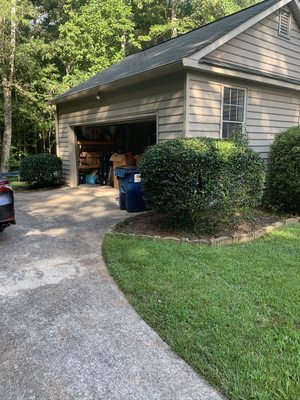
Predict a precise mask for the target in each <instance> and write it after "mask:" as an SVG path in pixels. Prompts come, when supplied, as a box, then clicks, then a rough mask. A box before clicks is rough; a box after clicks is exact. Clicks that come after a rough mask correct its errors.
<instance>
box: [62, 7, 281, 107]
mask: <svg viewBox="0 0 300 400" xmlns="http://www.w3.org/2000/svg"><path fill="white" fill-rule="evenodd" d="M277 2H278V0H266V1H263V2H261V3H258V4H256V5H254V6H252V7H249V8H246V9H244V10H241V11H239V12H237V13H235V14H231V15H229V16H227V17H224V18H222V19H219V20H217V21H215V22H212V23H210V24H208V25H205V26H203V27H201V28H198V29H195V30H193V31H191V32H188V33H186V34H184V35H181V36H178V37H176V38H174V39H170V40H167V41H165V42H163V43H161V44H158V45H156V46H153V47H150V48H149V49H146V50H144V51H141V52H139V53H136V54H133V55H131V56H128V57H126V58H124V59H123V60H122V61H120V62H118V63H117V64H114V65H112V66H111V67H109V68H107V69H106V70H104V71H102V72H100V73H99V74H96V75H94V76H92V77H91V78H90V79H88V80H86V81H84V82H82V83H80V84H78V85H76V86H74V87H73V88H71V89H70V90H68V91H67V92H65V93H63V94H61V95H59V96H57V97H56V98H55V99H54V102H55V101H56V100H59V99H61V98H63V97H65V96H68V95H71V94H75V93H78V92H81V91H86V90H88V89H92V88H94V87H98V86H101V85H104V84H109V83H112V82H114V81H117V80H119V79H124V78H127V77H130V76H134V75H138V74H140V73H142V72H145V71H150V70H152V69H154V68H159V67H162V66H165V65H169V64H173V63H176V62H178V61H180V60H181V59H182V58H184V57H188V56H190V55H192V54H193V53H195V52H197V51H199V50H201V49H203V48H204V47H206V46H208V45H209V44H211V43H213V42H214V41H216V40H217V39H219V38H220V37H222V36H224V35H226V34H227V33H228V32H230V31H232V30H233V29H235V28H237V27H238V26H240V25H241V24H243V23H244V22H246V21H247V20H249V19H250V18H252V17H254V16H256V15H258V14H260V13H261V12H262V11H264V10H266V9H268V8H269V7H271V6H272V5H274V4H276V3H277Z"/></svg>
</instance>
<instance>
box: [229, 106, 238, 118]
mask: <svg viewBox="0 0 300 400" xmlns="http://www.w3.org/2000/svg"><path fill="white" fill-rule="evenodd" d="M229 121H237V107H236V106H231V107H230V119H229Z"/></svg>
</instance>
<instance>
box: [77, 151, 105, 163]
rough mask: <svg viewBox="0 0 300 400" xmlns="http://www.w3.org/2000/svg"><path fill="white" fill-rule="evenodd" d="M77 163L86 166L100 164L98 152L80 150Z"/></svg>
mask: <svg viewBox="0 0 300 400" xmlns="http://www.w3.org/2000/svg"><path fill="white" fill-rule="evenodd" d="M79 165H81V166H87V165H94V166H95V165H96V166H100V157H99V154H98V153H96V152H88V151H83V152H81V153H80V158H79Z"/></svg>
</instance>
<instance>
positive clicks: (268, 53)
mask: <svg viewBox="0 0 300 400" xmlns="http://www.w3.org/2000/svg"><path fill="white" fill-rule="evenodd" d="M278 22H279V11H278V12H276V13H273V14H271V15H270V16H269V17H267V18H265V19H263V20H262V21H261V22H259V23H257V24H255V25H254V26H253V27H252V28H250V29H247V30H246V31H245V32H243V33H241V34H240V35H238V36H237V37H236V38H234V39H232V40H230V41H229V42H228V43H226V44H225V45H223V46H221V47H220V48H218V49H217V50H215V51H213V52H211V53H210V54H209V55H208V57H209V58H210V59H215V60H217V61H226V62H230V63H232V64H236V65H241V66H247V67H251V68H254V69H258V70H260V71H262V72H264V73H271V74H275V75H281V76H284V77H289V78H294V79H298V80H300V30H299V27H298V26H297V24H296V22H295V20H294V18H293V17H292V30H291V37H290V39H286V38H283V37H281V36H279V35H278Z"/></svg>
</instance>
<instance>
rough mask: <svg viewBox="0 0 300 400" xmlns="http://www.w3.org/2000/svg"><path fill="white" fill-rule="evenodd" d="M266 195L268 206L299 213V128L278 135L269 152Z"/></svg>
mask: <svg viewBox="0 0 300 400" xmlns="http://www.w3.org/2000/svg"><path fill="white" fill-rule="evenodd" d="M268 171H269V173H268V184H267V188H268V190H267V193H268V196H267V198H268V201H269V204H270V205H271V206H272V207H273V208H275V209H277V210H282V211H289V212H295V213H299V212H300V126H296V127H293V128H290V129H288V130H287V131H285V132H282V133H279V134H278V135H277V136H276V138H275V140H274V142H273V144H272V146H271V151H270V158H269V166H268Z"/></svg>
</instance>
